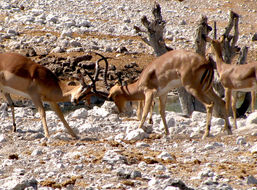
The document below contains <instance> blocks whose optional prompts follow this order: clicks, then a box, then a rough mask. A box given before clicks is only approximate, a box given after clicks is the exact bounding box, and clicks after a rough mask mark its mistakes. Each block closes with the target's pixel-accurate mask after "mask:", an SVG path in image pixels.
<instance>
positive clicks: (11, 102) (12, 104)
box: [4, 93, 16, 132]
mask: <svg viewBox="0 0 257 190" xmlns="http://www.w3.org/2000/svg"><path fill="white" fill-rule="evenodd" d="M4 96H5V98H6V99H7V101H8V104H9V106H10V107H11V111H12V123H13V125H12V126H13V132H16V123H15V115H14V103H13V101H12V98H11V96H10V94H9V93H4Z"/></svg>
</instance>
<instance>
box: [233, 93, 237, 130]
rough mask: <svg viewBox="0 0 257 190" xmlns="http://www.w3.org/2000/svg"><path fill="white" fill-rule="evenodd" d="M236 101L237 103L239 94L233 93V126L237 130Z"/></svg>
mask: <svg viewBox="0 0 257 190" xmlns="http://www.w3.org/2000/svg"><path fill="white" fill-rule="evenodd" d="M236 101H237V92H233V93H232V111H233V126H234V128H235V129H237V124H236Z"/></svg>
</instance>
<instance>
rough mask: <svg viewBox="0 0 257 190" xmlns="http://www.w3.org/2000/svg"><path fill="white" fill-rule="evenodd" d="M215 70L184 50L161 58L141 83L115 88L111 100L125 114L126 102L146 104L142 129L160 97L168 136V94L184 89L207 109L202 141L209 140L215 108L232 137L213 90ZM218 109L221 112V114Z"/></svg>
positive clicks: (111, 90)
mask: <svg viewBox="0 0 257 190" xmlns="http://www.w3.org/2000/svg"><path fill="white" fill-rule="evenodd" d="M212 80H213V66H212V64H210V63H209V61H208V60H207V59H205V58H204V57H202V56H200V55H199V54H197V53H193V52H189V51H185V50H173V51H169V52H167V53H165V54H164V55H162V56H160V57H158V58H157V59H156V60H155V61H153V62H152V63H151V64H149V65H148V66H147V67H146V68H145V69H144V70H143V71H142V73H141V75H140V77H139V79H138V80H137V81H136V82H134V83H132V84H129V85H126V86H120V85H115V86H113V87H112V88H111V89H110V91H109V98H110V99H112V100H114V102H115V104H116V106H117V107H118V109H119V111H120V112H122V111H123V110H124V106H125V102H126V101H140V100H144V101H145V105H144V109H143V115H142V119H141V122H140V125H139V127H142V126H143V124H144V122H145V120H146V117H147V114H148V112H149V110H150V108H151V106H152V101H153V98H155V97H159V101H160V103H159V110H160V114H161V117H162V120H163V124H164V126H165V133H166V135H168V134H169V131H168V126H167V123H166V119H165V106H166V99H167V94H168V92H169V91H170V90H171V89H173V88H178V87H181V86H184V87H185V89H186V90H187V91H188V92H190V93H191V94H192V95H194V96H195V97H196V98H198V99H199V100H200V101H201V102H202V103H203V104H204V105H205V107H206V111H207V121H206V130H205V133H204V135H203V138H205V137H207V136H209V133H210V126H211V117H212V111H213V106H215V108H217V109H215V110H216V111H217V113H219V114H220V115H219V116H220V117H222V118H224V119H225V130H226V131H227V133H228V134H232V132H231V127H230V124H229V121H228V117H227V114H226V111H225V102H224V101H222V99H221V98H219V97H218V96H217V95H216V94H215V93H214V92H213V89H212ZM218 109H219V110H218Z"/></svg>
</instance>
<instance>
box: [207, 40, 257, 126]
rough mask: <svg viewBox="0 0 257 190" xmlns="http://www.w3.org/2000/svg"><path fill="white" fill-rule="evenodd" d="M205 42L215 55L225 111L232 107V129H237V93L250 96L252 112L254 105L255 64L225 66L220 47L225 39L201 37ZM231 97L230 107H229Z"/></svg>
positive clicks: (256, 75) (256, 80) (256, 87)
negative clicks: (223, 95)
mask: <svg viewBox="0 0 257 190" xmlns="http://www.w3.org/2000/svg"><path fill="white" fill-rule="evenodd" d="M203 37H204V39H205V40H206V41H207V42H210V43H211V50H212V53H214V55H215V59H216V64H217V71H218V74H219V78H220V82H221V84H222V85H223V87H224V88H225V100H226V111H227V113H229V109H230V108H231V107H232V112H233V118H234V123H233V125H234V127H235V128H237V123H236V101H237V92H238V91H241V92H249V91H251V95H252V105H251V109H252V112H253V111H254V105H255V93H256V90H257V62H256V61H255V62H251V63H247V64H243V65H236V64H233V65H232V64H226V63H225V62H224V60H223V57H222V49H223V48H222V47H223V42H224V39H225V37H224V36H222V37H221V38H220V39H219V40H214V39H211V38H210V37H208V36H203ZM231 96H232V105H231Z"/></svg>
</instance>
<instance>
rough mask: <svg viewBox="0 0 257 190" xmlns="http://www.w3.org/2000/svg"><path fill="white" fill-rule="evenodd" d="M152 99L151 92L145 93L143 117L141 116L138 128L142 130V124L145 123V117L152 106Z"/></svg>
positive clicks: (152, 94)
mask: <svg viewBox="0 0 257 190" xmlns="http://www.w3.org/2000/svg"><path fill="white" fill-rule="evenodd" d="M153 97H154V93H153V91H152V90H151V91H147V92H145V105H144V110H143V115H142V118H141V122H140V125H139V128H142V127H143V125H144V123H145V120H146V117H147V115H148V113H149V110H150V108H151V106H152V101H153Z"/></svg>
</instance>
